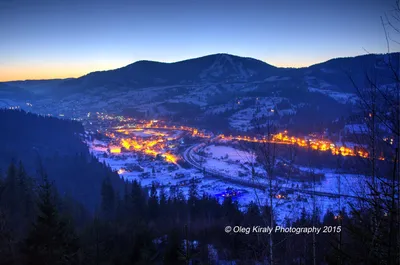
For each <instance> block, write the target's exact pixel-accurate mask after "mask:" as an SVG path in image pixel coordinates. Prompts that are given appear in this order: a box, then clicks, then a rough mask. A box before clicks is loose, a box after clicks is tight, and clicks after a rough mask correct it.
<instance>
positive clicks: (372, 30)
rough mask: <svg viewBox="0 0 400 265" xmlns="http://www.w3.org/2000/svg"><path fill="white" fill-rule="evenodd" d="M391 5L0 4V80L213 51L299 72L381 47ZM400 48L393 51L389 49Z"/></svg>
mask: <svg viewBox="0 0 400 265" xmlns="http://www.w3.org/2000/svg"><path fill="white" fill-rule="evenodd" d="M394 3H395V0H110V1H107V0H0V81H7V80H24V79H50V78H65V77H78V76H81V75H84V74H86V73H88V72H92V71H97V70H107V69H113V68H118V67H122V66H125V65H127V64H130V63H132V62H135V61H138V60H155V61H163V62H174V61H179V60H183V59H188V58H194V57H199V56H203V55H208V54H213V53H231V54H235V55H239V56H246V57H253V58H257V59H260V60H263V61H265V62H267V63H269V64H272V65H275V66H290V67H301V66H309V65H311V64H314V63H319V62H322V61H326V60H328V59H331V58H333V57H346V56H355V55H360V54H365V53H366V51H365V50H364V49H366V50H367V51H368V52H372V53H384V52H386V51H387V47H386V40H385V36H384V31H383V28H382V25H381V21H380V16H381V15H384V13H385V12H388V11H389V10H390V9H391V8H392V6H393V5H394ZM392 48H393V49H394V50H393V51H399V49H398V46H397V47H395V46H393V47H392Z"/></svg>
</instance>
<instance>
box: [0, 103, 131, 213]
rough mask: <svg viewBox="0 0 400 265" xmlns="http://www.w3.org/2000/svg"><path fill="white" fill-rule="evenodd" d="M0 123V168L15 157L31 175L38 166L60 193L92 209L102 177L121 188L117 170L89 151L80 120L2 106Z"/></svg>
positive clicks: (34, 173) (97, 198) (95, 204)
mask: <svg viewBox="0 0 400 265" xmlns="http://www.w3.org/2000/svg"><path fill="white" fill-rule="evenodd" d="M0 123H1V124H3V125H4V126H2V127H1V130H0V146H1V148H0V171H1V170H2V171H5V170H6V169H7V167H8V166H9V164H10V163H11V162H12V161H14V162H17V161H19V160H21V161H22V162H23V164H24V167H25V170H26V171H27V173H28V174H29V175H31V176H33V177H36V176H38V174H37V170H39V169H40V168H42V169H43V170H45V171H46V173H47V174H48V178H49V180H50V181H54V183H55V185H56V187H57V189H58V191H59V192H60V194H62V195H67V196H70V197H72V198H74V199H75V200H77V201H81V202H82V203H83V204H84V206H85V207H87V208H88V209H89V210H90V211H92V212H93V211H94V209H95V208H96V207H97V206H98V203H99V201H100V189H101V183H102V180H103V179H104V178H109V179H110V180H111V182H112V183H113V184H114V185H115V187H116V188H117V189H119V190H122V189H123V186H124V181H123V180H121V179H120V178H119V176H118V174H117V173H115V172H113V171H112V170H111V169H110V168H109V167H108V166H106V165H104V164H102V163H100V162H99V161H98V160H97V159H96V158H95V157H94V156H92V155H91V154H90V153H89V150H88V147H87V146H86V144H85V143H84V142H83V137H84V133H85V131H84V128H83V126H82V124H81V123H79V122H77V121H73V120H62V119H58V118H54V117H47V116H40V115H37V114H33V113H27V112H25V111H22V110H5V109H0Z"/></svg>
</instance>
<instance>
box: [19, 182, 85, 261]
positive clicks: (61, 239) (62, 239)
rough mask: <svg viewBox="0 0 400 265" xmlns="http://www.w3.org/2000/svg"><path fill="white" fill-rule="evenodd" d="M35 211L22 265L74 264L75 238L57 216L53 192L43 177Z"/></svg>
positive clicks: (71, 231) (75, 256)
mask: <svg viewBox="0 0 400 265" xmlns="http://www.w3.org/2000/svg"><path fill="white" fill-rule="evenodd" d="M38 209H39V214H38V216H37V219H36V222H35V223H34V224H33V227H32V229H31V231H30V232H29V234H28V236H27V238H26V240H25V244H24V247H23V249H22V252H23V253H24V254H25V258H26V264H32V265H58V264H63V265H64V264H77V263H78V255H77V253H78V250H79V246H78V239H77V237H76V236H75V232H74V230H73V229H72V227H71V225H70V224H69V223H67V222H66V221H65V220H63V219H62V218H61V217H60V216H59V212H58V209H57V207H56V202H55V196H54V191H53V190H52V185H51V184H50V182H49V181H48V179H47V177H46V176H45V177H44V183H43V185H41V186H40V189H39V201H38Z"/></svg>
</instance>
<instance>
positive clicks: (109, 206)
mask: <svg viewBox="0 0 400 265" xmlns="http://www.w3.org/2000/svg"><path fill="white" fill-rule="evenodd" d="M115 199H116V198H115V192H114V188H113V186H112V184H111V181H110V178H108V177H107V178H105V179H104V180H103V183H102V186H101V210H102V214H103V217H104V218H105V219H106V220H111V219H112V218H113V217H114V213H115V204H116V203H115Z"/></svg>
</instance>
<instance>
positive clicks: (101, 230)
mask: <svg viewBox="0 0 400 265" xmlns="http://www.w3.org/2000/svg"><path fill="white" fill-rule="evenodd" d="M99 205H100V206H99V208H98V209H97V210H96V211H95V213H94V214H91V213H90V212H89V211H87V209H86V208H85V207H84V206H83V205H82V203H81V202H78V201H76V200H74V199H73V198H71V197H69V196H63V195H61V194H60V193H59V192H57V190H56V189H55V188H54V186H53V185H52V183H51V181H49V179H48V178H47V176H46V173H45V172H44V173H42V177H41V180H40V181H36V180H35V179H33V178H31V177H29V176H28V175H27V174H26V171H25V170H24V167H23V164H22V163H20V164H19V165H15V164H11V165H10V166H9V168H8V170H7V173H6V174H5V175H4V176H2V177H1V178H0V261H1V262H0V263H1V264H4V265H7V264H10V265H11V264H13V265H15V264H38V265H39V264H40V265H42V264H52V265H56V264H85V265H89V264H96V265H97V264H104V265H107V264H121V265H122V264H171V265H172V264H173V265H179V264H388V263H382V259H384V258H385V255H384V254H385V252H384V249H385V239H387V238H388V237H389V236H390V235H388V234H385V233H382V234H379V235H377V237H376V238H375V239H374V240H375V241H373V244H372V245H369V242H370V241H369V240H371V238H369V237H368V233H367V231H365V230H367V229H369V228H370V227H369V226H370V225H371V224H370V222H368V218H370V217H368V212H365V214H363V217H364V218H365V219H364V220H365V223H359V221H358V220H357V221H356V222H355V221H352V219H351V218H349V216H348V215H347V214H346V213H345V212H344V211H343V212H342V213H341V214H340V217H337V216H336V217H335V215H334V214H333V213H332V212H327V213H326V214H325V217H324V219H323V221H322V222H320V220H319V218H315V216H311V215H309V214H307V213H306V212H305V211H304V210H303V212H302V215H301V217H300V218H299V219H298V220H295V221H293V222H292V223H289V222H288V223H287V224H286V225H287V226H292V227H312V226H315V227H323V226H332V227H333V226H335V227H337V226H339V225H341V232H340V233H339V232H332V231H330V233H322V232H321V233H320V234H318V235H315V237H313V234H312V233H311V234H304V233H301V234H298V235H296V234H285V233H276V234H274V243H273V251H274V257H275V258H274V262H273V263H270V261H269V260H268V257H269V251H270V248H269V241H268V235H267V234H257V233H249V234H246V233H232V232H230V233H226V232H225V230H224V228H225V227H226V226H228V225H230V226H232V227H233V226H242V227H252V226H257V225H258V226H271V225H270V224H269V223H268V221H267V220H270V218H269V215H270V213H271V211H270V208H268V207H267V206H259V205H257V204H255V203H253V202H252V203H250V204H249V205H248V207H247V209H246V210H245V211H243V210H241V209H239V206H238V204H237V203H236V202H234V201H232V199H230V198H226V199H225V200H224V201H223V203H222V204H221V203H219V202H218V200H217V199H215V198H214V197H211V196H208V195H207V194H199V193H198V189H197V186H196V182H195V181H192V182H191V185H190V189H189V194H188V196H185V195H184V193H183V191H182V190H181V189H179V188H176V189H173V190H170V191H169V192H167V191H166V190H164V189H157V188H156V187H155V186H154V185H153V186H152V187H151V189H143V188H142V187H141V185H140V184H139V183H137V182H133V183H131V184H130V183H126V184H125V187H124V191H123V192H122V193H120V192H118V191H117V190H116V189H115V187H114V185H113V184H112V183H111V181H110V178H105V179H104V181H103V183H102V187H101V203H100V204H99ZM382 220H383V219H382ZM274 225H275V224H272V226H274ZM384 226H385V223H382V229H383V228H384ZM382 231H383V230H382ZM365 240H366V241H365ZM366 246H368V247H366ZM314 261H315V263H314ZM224 262H227V263H224ZM228 262H229V263H228ZM232 262H234V263H232ZM257 262H258V263H257Z"/></svg>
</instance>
